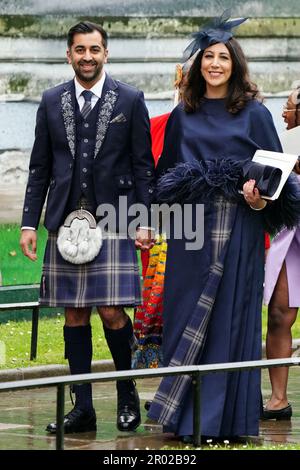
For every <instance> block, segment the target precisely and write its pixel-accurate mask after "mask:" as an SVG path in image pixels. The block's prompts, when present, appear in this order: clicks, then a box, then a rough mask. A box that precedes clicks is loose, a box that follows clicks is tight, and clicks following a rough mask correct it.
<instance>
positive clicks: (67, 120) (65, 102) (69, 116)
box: [61, 91, 75, 159]
mask: <svg viewBox="0 0 300 470" xmlns="http://www.w3.org/2000/svg"><path fill="white" fill-rule="evenodd" d="M61 108H62V115H63V119H64V125H65V129H66V134H67V140H68V144H69V147H70V151H71V154H72V157H73V159H74V158H75V116H74V107H73V103H72V97H71V93H70V91H65V92H64V93H62V95H61Z"/></svg>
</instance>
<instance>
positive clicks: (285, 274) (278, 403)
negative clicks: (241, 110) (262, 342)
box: [263, 88, 300, 420]
mask: <svg viewBox="0 0 300 470" xmlns="http://www.w3.org/2000/svg"><path fill="white" fill-rule="evenodd" d="M282 117H283V118H284V121H285V122H286V124H287V129H292V128H294V127H296V126H299V125H300V88H298V89H296V90H293V91H292V93H291V94H290V96H289V98H288V100H287V103H286V105H285V107H284V109H283V113H282ZM294 170H295V172H296V173H298V175H299V174H300V166H299V161H298V162H297V164H296V166H295V169H294ZM298 179H299V183H300V176H298ZM299 261H300V227H298V228H294V229H292V230H288V229H286V228H285V229H283V230H282V231H280V232H279V233H278V235H277V236H276V237H275V238H274V240H273V242H272V244H271V248H270V250H269V253H268V256H267V261H266V270H265V290H264V302H265V304H266V305H268V332H267V344H266V347H267V358H268V359H274V358H285V357H289V356H291V351H292V349H291V348H292V333H291V328H292V326H293V324H294V322H295V320H296V318H297V313H298V308H299V306H300V289H299V281H300V263H299ZM288 373H289V371H288V367H278V368H277V367H276V368H275V367H273V368H271V369H269V375H270V381H271V385H272V395H271V398H270V399H269V400H268V401H267V403H266V405H265V406H264V408H263V418H264V419H277V420H281V419H291V416H292V405H291V404H290V403H289V402H288V398H287V384H288Z"/></svg>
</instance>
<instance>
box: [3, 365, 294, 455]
mask: <svg viewBox="0 0 300 470" xmlns="http://www.w3.org/2000/svg"><path fill="white" fill-rule="evenodd" d="M299 365H300V357H299V358H298V357H292V358H287V359H263V360H258V361H244V362H228V363H222V364H207V365H192V366H181V367H161V368H158V369H138V370H129V371H118V372H100V373H99V372H98V373H92V374H80V375H71V376H70V375H64V376H60V377H48V378H41V379H32V380H18V381H14V382H3V383H1V384H0V392H9V391H14V390H25V389H32V388H45V387H57V398H56V422H57V432H56V449H57V450H63V449H64V408H65V386H66V385H72V384H78V383H87V382H88V383H95V382H109V381H114V380H128V379H146V378H154V377H166V376H169V375H190V376H192V385H193V391H194V393H193V413H194V414H193V420H194V445H195V446H200V445H201V422H200V408H201V379H202V376H203V375H206V374H214V373H218V372H234V371H238V370H241V371H243V370H253V369H267V368H269V367H281V366H299Z"/></svg>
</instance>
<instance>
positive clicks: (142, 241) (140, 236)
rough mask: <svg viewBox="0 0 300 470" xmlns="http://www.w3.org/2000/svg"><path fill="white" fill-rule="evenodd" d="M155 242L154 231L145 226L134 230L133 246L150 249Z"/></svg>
mask: <svg viewBox="0 0 300 470" xmlns="http://www.w3.org/2000/svg"><path fill="white" fill-rule="evenodd" d="M154 243H155V238H154V231H153V230H151V229H150V228H149V229H146V228H139V229H138V230H137V232H136V240H135V246H136V248H139V249H140V250H142V251H144V250H150V248H152V247H153V245H154Z"/></svg>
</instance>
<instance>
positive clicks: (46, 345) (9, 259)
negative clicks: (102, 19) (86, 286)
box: [0, 224, 300, 369]
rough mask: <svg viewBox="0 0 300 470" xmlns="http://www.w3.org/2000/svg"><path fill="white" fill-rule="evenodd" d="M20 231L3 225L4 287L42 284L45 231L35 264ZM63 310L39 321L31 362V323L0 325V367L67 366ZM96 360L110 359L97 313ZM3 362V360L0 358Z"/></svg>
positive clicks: (296, 332) (0, 259) (299, 328)
mask: <svg viewBox="0 0 300 470" xmlns="http://www.w3.org/2000/svg"><path fill="white" fill-rule="evenodd" d="M19 238H20V228H19V226H18V225H16V224H10V225H0V270H1V272H2V277H3V284H4V285H10V284H31V283H33V284H34V283H39V282H40V276H41V269H42V261H43V251H44V247H45V243H46V239H47V232H46V230H45V229H44V228H43V227H41V228H39V231H38V260H37V261H36V262H32V261H30V260H28V259H27V258H26V257H25V256H24V255H23V254H22V252H21V249H20V247H19ZM63 323H64V315H63V309H61V311H60V312H59V313H57V314H56V315H55V317H53V318H41V319H40V322H39V337H38V352H37V360H36V361H29V351H30V338H31V322H29V321H19V322H12V321H8V322H7V323H3V324H0V340H1V341H2V343H4V345H5V348H6V361H5V363H4V364H2V365H1V364H0V368H2V369H4V368H14V367H15V368H16V367H27V366H32V365H43V364H63V363H65V360H64V357H63V356H64V354H63V348H64V345H63V330H62V328H63ZM262 325H263V339H264V340H265V336H266V329H267V309H266V307H263V309H262ZM92 326H93V350H94V354H93V358H94V360H98V359H108V358H110V353H109V351H108V348H107V345H106V341H105V338H104V336H103V330H102V326H101V322H100V320H99V318H98V315H97V314H94V315H92ZM293 337H294V338H300V322H299V321H297V322H296V323H295V325H294V326H293ZM0 362H1V357H0Z"/></svg>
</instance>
